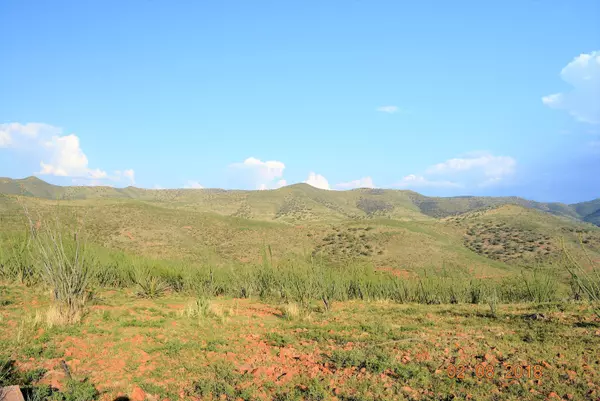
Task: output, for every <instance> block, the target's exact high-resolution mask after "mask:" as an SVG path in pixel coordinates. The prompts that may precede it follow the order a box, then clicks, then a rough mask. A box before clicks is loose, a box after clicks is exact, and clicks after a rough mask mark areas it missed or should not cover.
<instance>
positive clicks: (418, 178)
mask: <svg viewBox="0 0 600 401" xmlns="http://www.w3.org/2000/svg"><path fill="white" fill-rule="evenodd" d="M392 186H394V187H398V188H405V189H408V188H460V187H461V186H462V185H461V184H458V183H456V182H452V181H443V180H442V181H439V180H438V181H436V180H429V179H427V178H425V177H423V176H422V175H415V174H409V175H407V176H405V177H402V179H401V180H400V181H398V182H397V183H395V184H394V185H392Z"/></svg>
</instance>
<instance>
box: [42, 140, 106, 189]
mask: <svg viewBox="0 0 600 401" xmlns="http://www.w3.org/2000/svg"><path fill="white" fill-rule="evenodd" d="M42 146H43V147H45V148H46V149H47V158H48V159H47V160H49V161H48V163H46V162H44V161H43V160H42V161H41V162H40V167H41V168H42V170H41V171H40V172H39V173H38V174H41V175H56V176H61V177H85V176H89V177H91V178H103V177H106V172H104V171H100V170H98V169H95V170H91V169H89V168H88V159H87V156H86V155H85V153H83V150H82V149H81V147H80V144H79V138H78V137H77V136H76V135H73V134H71V135H65V136H56V135H55V136H52V138H51V139H50V140H47V141H43V142H42Z"/></svg>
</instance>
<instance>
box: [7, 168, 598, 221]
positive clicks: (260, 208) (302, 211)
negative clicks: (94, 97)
mask: <svg viewBox="0 0 600 401" xmlns="http://www.w3.org/2000/svg"><path fill="white" fill-rule="evenodd" d="M0 193H3V194H24V195H28V196H35V197H40V198H46V199H62V198H66V199H99V198H100V199H103V198H128V199H138V200H143V201H149V202H159V203H161V202H166V203H169V204H170V205H171V206H172V207H177V206H180V207H182V208H193V209H195V210H199V211H213V212H215V213H219V214H224V215H238V216H241V217H252V218H256V219H266V220H271V219H274V218H279V219H284V220H322V219H327V220H331V219H346V218H361V217H365V216H370V215H373V214H375V215H385V216H389V217H393V218H396V219H403V218H404V219H416V218H418V217H423V215H426V216H430V217H436V218H439V217H446V216H449V215H453V214H460V213H465V212H469V211H472V210H474V209H479V208H485V207H491V206H499V205H503V204H517V205H520V206H523V207H526V208H532V209H537V210H541V211H545V212H548V213H551V214H554V215H558V216H564V217H570V218H573V219H580V220H584V221H588V222H591V223H594V224H598V223H599V221H598V220H599V218H598V216H599V213H600V199H596V200H593V201H589V202H582V203H578V204H572V205H566V204H563V203H543V202H535V201H530V200H526V199H523V198H518V197H473V196H463V197H448V198H439V197H426V196H423V195H420V194H418V193H416V192H412V191H397V190H382V189H357V190H351V191H324V190H319V189H316V188H313V187H310V186H308V185H306V184H296V185H291V186H288V187H284V188H281V189H278V190H273V191H225V190H220V189H202V190H195V189H187V190H186V189H168V190H146V189H140V188H134V187H127V188H112V187H60V186H55V185H51V184H48V183H46V182H44V181H42V180H40V179H38V178H36V177H28V178H24V179H20V180H13V179H10V178H0Z"/></svg>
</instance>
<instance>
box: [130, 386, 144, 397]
mask: <svg viewBox="0 0 600 401" xmlns="http://www.w3.org/2000/svg"><path fill="white" fill-rule="evenodd" d="M145 399H146V393H145V392H144V390H142V389H141V388H140V387H139V386H135V387H134V388H133V391H132V392H131V401H144V400H145Z"/></svg>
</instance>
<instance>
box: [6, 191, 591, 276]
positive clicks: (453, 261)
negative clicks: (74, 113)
mask: <svg viewBox="0 0 600 401" xmlns="http://www.w3.org/2000/svg"><path fill="white" fill-rule="evenodd" d="M306 189H307V187H305V186H290V187H286V188H282V189H281V190H279V191H280V195H281V196H279V197H277V198H275V197H273V195H272V193H273V192H277V191H228V192H225V191H194V190H188V191H186V190H181V191H180V192H181V195H180V196H177V197H173V198H172V199H169V200H164V199H159V200H157V199H149V200H144V199H143V196H140V198H142V199H131V198H107V199H104V198H95V199H80V200H68V201H61V202H60V207H61V210H62V213H64V214H65V215H71V214H73V213H76V214H78V215H79V216H80V218H81V217H84V216H85V220H86V225H87V228H88V230H89V232H90V233H91V235H92V238H93V242H94V243H96V244H98V245H102V246H104V247H107V248H109V249H118V250H123V251H126V252H128V253H135V254H139V255H144V256H149V257H154V258H161V259H179V260H185V261H193V262H201V263H207V262H210V263H211V264H215V265H229V264H232V263H234V264H235V263H247V262H259V261H260V260H261V254H262V249H263V248H264V247H265V246H266V245H269V246H270V247H271V248H272V250H273V254H274V255H275V257H276V258H282V257H286V256H288V255H310V254H313V255H323V256H325V257H327V258H330V259H333V260H337V261H341V262H345V261H348V260H350V259H353V258H359V259H365V260H369V261H371V262H372V263H373V264H374V265H375V267H376V268H380V269H385V270H390V269H391V270H396V271H398V270H399V271H402V272H403V273H410V274H412V273H414V272H423V271H424V270H430V269H440V268H447V269H452V270H455V271H456V270H458V271H461V272H464V273H466V274H469V275H473V276H482V277H488V276H494V277H499V276H505V275H507V274H510V273H511V272H518V271H519V269H518V268H516V267H515V266H516V265H523V264H525V265H529V266H531V265H532V264H533V263H541V264H547V263H549V262H551V261H552V260H556V259H558V258H559V257H560V256H561V254H560V251H561V248H560V244H559V238H561V237H564V238H566V241H567V245H568V246H569V247H570V248H573V249H576V248H577V247H576V243H577V241H578V238H577V234H578V233H577V232H576V231H577V230H579V231H581V232H580V233H579V234H581V235H583V238H584V240H586V241H588V242H587V245H588V248H589V249H590V252H591V254H592V257H593V258H595V259H596V258H599V257H600V256H599V255H600V229H597V228H596V227H594V226H592V225H589V224H588V225H584V224H581V223H578V222H576V221H574V220H572V219H568V218H558V217H556V216H553V215H551V214H547V213H542V212H539V211H536V210H531V209H525V208H522V207H519V206H503V207H500V208H494V209H490V210H485V211H479V212H471V213H467V214H463V215H460V216H457V217H450V218H447V219H442V220H438V219H433V218H431V217H428V216H426V215H423V214H421V213H419V212H418V210H415V209H416V207H415V206H414V205H412V204H411V203H410V201H409V200H407V198H406V197H403V196H402V195H403V194H404V193H403V192H396V191H389V192H387V191H386V192H383V193H382V194H377V195H371V196H372V197H375V198H377V202H375V203H374V204H368V203H363V207H364V208H365V209H366V210H367V211H372V210H373V208H374V209H375V212H374V213H372V214H371V217H368V216H369V215H367V214H366V213H364V212H363V215H362V216H360V215H358V213H357V212H356V211H355V209H353V208H352V205H354V204H355V203H356V202H358V201H359V200H360V199H363V200H364V199H371V198H368V195H369V193H368V191H370V190H362V191H360V190H357V191H350V192H347V193H339V192H329V191H319V190H316V189H313V188H310V187H308V189H309V191H305V190H306ZM132 190H133V191H141V190H137V189H132ZM145 192H152V191H145ZM142 195H144V194H142ZM342 195H343V197H342ZM152 196H155V195H152ZM22 199H23V200H24V201H25V202H26V204H27V205H29V208H30V210H32V211H34V212H35V213H38V212H39V213H41V214H42V215H47V214H48V213H51V212H52V208H55V207H56V204H57V202H56V201H51V200H46V199H40V198H32V197H25V198H22ZM392 202H396V204H398V205H403V206H398V207H397V208H394V210H393V211H384V212H383V213H382V212H381V210H383V209H385V207H382V206H381V205H383V204H384V203H392ZM373 205H374V206H373ZM378 207H379V209H377V208H378ZM240 209H242V211H241V212H240ZM215 210H218V211H219V213H217V212H215ZM351 213H356V214H357V215H358V216H359V218H349V217H345V216H347V215H349V214H351ZM237 216H240V217H237ZM269 216H272V217H271V218H270V219H268V217H269ZM389 217H394V218H392V219H390V218H389ZM0 222H1V223H2V230H1V231H9V230H10V231H12V230H22V229H23V228H22V227H23V225H22V222H23V217H22V211H21V208H20V206H19V205H18V203H17V200H16V197H15V196H13V195H8V196H6V195H5V196H0ZM499 223H502V224H504V225H505V226H504V227H505V228H506V227H508V228H507V229H506V230H505V231H506V233H508V234H510V235H511V237H510V238H508V237H507V236H506V235H505V234H506V233H505V232H504V231H502V230H499V229H497V227H496V226H497V224H499ZM473 231H474V232H475V234H474V235H470V234H469V233H470V232H473ZM496 237H497V238H496ZM531 239H534V240H535V241H534V242H532V243H530V242H529V240H531ZM493 241H495V242H497V244H492V242H493ZM519 241H521V242H522V243H519ZM546 242H549V244H547V243H546ZM477 243H481V247H479V248H477V247H476V246H475V245H476V244H477ZM532 246H533V250H532V251H529V250H528V249H529V248H530V247H532ZM525 247H527V249H524V248H525ZM499 250H500V251H501V252H498V251H499ZM486 251H487V252H486ZM508 256H510V257H508Z"/></svg>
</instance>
